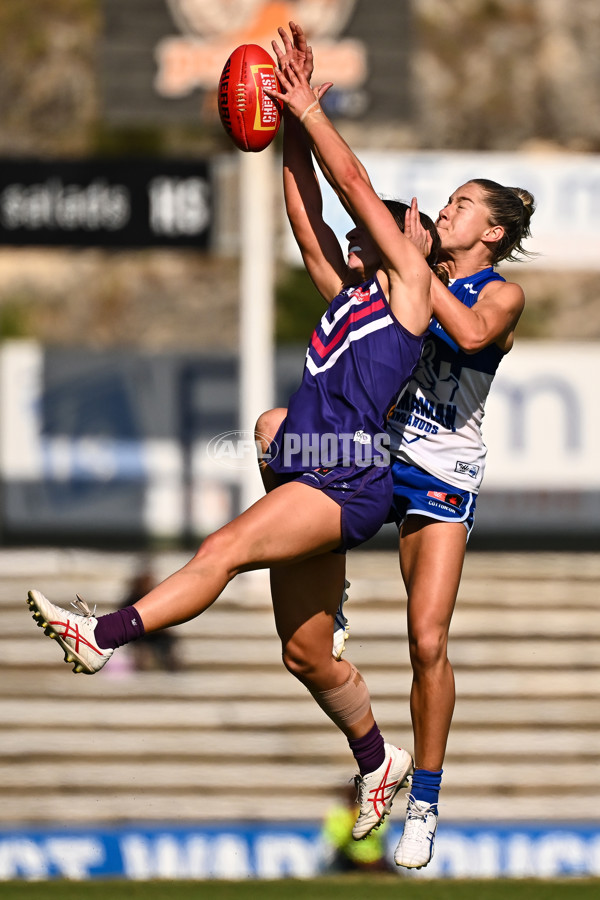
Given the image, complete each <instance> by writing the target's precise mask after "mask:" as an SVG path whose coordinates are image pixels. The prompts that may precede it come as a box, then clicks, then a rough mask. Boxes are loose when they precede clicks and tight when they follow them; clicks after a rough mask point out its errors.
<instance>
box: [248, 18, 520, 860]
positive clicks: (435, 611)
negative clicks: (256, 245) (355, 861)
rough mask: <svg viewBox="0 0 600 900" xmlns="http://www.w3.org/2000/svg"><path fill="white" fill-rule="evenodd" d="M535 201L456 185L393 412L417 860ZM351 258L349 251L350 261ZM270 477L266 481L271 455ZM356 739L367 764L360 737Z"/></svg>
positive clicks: (290, 604)
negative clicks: (450, 651)
mask: <svg viewBox="0 0 600 900" xmlns="http://www.w3.org/2000/svg"><path fill="white" fill-rule="evenodd" d="M290 30H291V39H290V38H289V37H288V36H287V34H286V33H285V31H284V29H280V31H279V34H280V37H281V39H282V42H283V46H284V50H283V51H281V50H280V49H279V48H278V47H277V45H276V44H275V43H274V45H273V47H274V50H275V52H276V54H277V55H278V58H279V60H280V65H282V64H283V65H285V64H286V63H288V64H289V61H290V60H292V59H294V60H296V62H297V63H298V64H301V65H303V66H304V71H305V75H306V77H307V78H308V79H310V75H311V74H312V64H313V60H312V52H311V50H310V47H308V46H307V43H306V38H305V36H304V34H303V32H302V29H301V28H300V27H299V26H297V25H295V24H294V23H290ZM320 162H321V161H320ZM322 168H323V171H324V172H325V174H326V175H327V169H326V167H324V166H322ZM334 187H335V185H334ZM413 205H414V204H413ZM533 211H534V199H533V197H532V195H531V194H530V193H529V192H528V191H526V190H523V189H520V188H512V187H504V186H503V185H500V184H498V183H496V182H493V181H490V180H487V179H473V180H471V181H469V182H467V183H466V184H463V185H462V186H460V187H459V188H458V189H457V190H456V191H454V192H453V194H452V195H451V197H450V198H449V200H448V203H447V204H446V205H445V206H444V208H443V209H442V210H441V211H440V213H439V216H438V219H437V222H436V225H437V227H438V229H439V234H440V239H441V242H442V250H441V253H440V261H441V263H442V266H443V268H444V270H445V276H446V277H445V278H435V277H434V278H433V279H432V291H431V297H432V307H433V310H432V311H433V319H432V321H431V325H430V330H429V334H428V337H427V339H426V341H425V345H424V350H423V355H422V358H421V361H420V363H419V366H418V367H417V369H416V370H415V372H414V374H413V377H412V379H411V381H410V382H409V384H408V386H407V388H406V390H405V391H404V392H403V393H402V395H401V396H400V398H399V399H398V402H397V404H396V407H395V409H394V411H393V413H392V415H391V417H390V420H389V422H388V432H389V434H390V437H391V452H392V456H393V458H394V461H393V466H392V472H393V480H394V503H393V506H392V512H391V516H392V518H393V519H395V520H396V522H397V524H398V527H399V537H400V545H399V546H400V565H401V573H402V578H403V581H404V584H405V588H406V591H407V596H408V603H407V616H408V635H409V649H410V658H411V664H412V668H413V682H412V688H411V699H410V711H411V718H412V725H413V735H414V755H415V770H414V773H413V777H412V785H411V793H410V795H409V802H408V807H407V814H406V823H405V829H404V833H403V836H402V838H401V840H400V843H399V845H398V847H397V849H396V853H395V861H396V863H397V864H398V865H400V866H405V867H408V868H421V867H422V866H424V865H427V863H428V862H429V860H430V859H431V856H432V853H433V843H434V838H435V830H436V827H437V815H438V797H439V791H440V786H441V779H442V766H443V760H444V755H445V749H446V742H447V739H448V734H449V730H450V723H451V720H452V713H453V709H454V699H455V689H454V675H453V671H452V666H451V664H450V662H449V659H448V655H447V647H448V633H449V627H450V621H451V618H452V613H453V610H454V606H455V602H456V597H457V594H458V588H459V584H460V578H461V573H462V567H463V561H464V556H465V551H466V546H467V539H468V536H469V533H470V531H471V528H472V525H473V516H474V512H475V502H476V497H477V492H478V490H479V487H480V484H481V480H482V478H483V473H484V466H485V455H486V448H485V445H484V443H483V439H482V435H481V420H482V418H483V411H484V405H485V400H486V398H487V395H488V392H489V389H490V386H491V383H492V380H493V378H494V375H495V372H496V369H497V367H498V365H499V363H500V361H501V360H502V358H503V357H504V356H505V355H506V353H508V351H509V350H510V349H511V347H512V345H513V341H514V332H515V328H516V325H517V322H518V320H519V317H520V315H521V312H522V310H523V306H524V295H523V291H522V289H521V288H520V286H519V285H518V284H515V283H511V282H507V281H506V280H505V279H504V278H503V277H502V276H500V275H499V274H498V273H497V272H496V271H495V269H494V266H495V265H496V264H497V263H499V262H501V261H502V260H517V259H519V258H520V257H522V256H523V255H525V256H526V255H527V253H526V251H525V250H524V248H523V241H524V239H525V238H527V237H529V235H530V231H529V222H530V218H531V215H532V214H533ZM307 218H308V222H307V224H306V229H307V231H308V233H309V234H310V232H311V229H312V230H314V231H316V230H317V229H318V228H319V227H320V226H319V224H318V222H319V219H318V210H317V211H316V212H315V211H314V210H309V211H308V214H307ZM406 233H407V234H408V233H410V234H411V236H412V237H414V238H415V240H417V243H418V244H419V243H420V242H421V241H422V235H421V234H420V225H419V223H418V221H417V219H416V217H414V218H411V221H410V223H409V228H408V229H407V232H406ZM351 261H352V253H350V255H349V258H348V263H349V265H350V264H351ZM285 413H286V411H285V409H276V410H270V411H268V412H267V413H264V414H263V415H262V416H261V418H260V419H259V421H258V423H257V436H259V437H260V436H262V435H273V434H275V433H276V431H277V429H278V427H279V422H280V420H281V418H282V417H283V416H284V415H285ZM266 443H268V442H266ZM263 479H264V481H265V487H266V488H267V489H268V488H269V486H270V482H269V473H268V471H265V469H264V467H263ZM341 562H343V560H342V561H340V566H341ZM316 563H317V561H316V560H314V561H313V562H312V565H316ZM338 578H341V573H340V575H339V576H338ZM271 580H272V592H273V601H274V606H275V612H276V617H277V619H278V621H279V620H281V619H283V620H284V621H285V617H286V615H289V610H291V609H293V608H294V604H295V602H296V599H297V597H298V596H300V595H301V594H302V592H303V591H306V590H307V589H308V588H307V585H306V584H305V583H303V581H302V579H300V578H298V573H297V571H294V570H293V569H292V570H290V571H289V572H286V570H284V569H278V570H274V571H273V572H272V574H271ZM323 584H324V585H325V582H323ZM342 593H343V591H340V596H341V595H342ZM323 594H324V592H323ZM344 597H346V594H344ZM317 604H320V607H319V608H320V609H321V610H326V609H330V603H328V600H327V598H326V597H325V596H324V595H323V596H320V597H319V598H318V600H317V599H315V607H317ZM342 606H343V601H342V605H341V606H340V607H339V609H338V611H337V614H336V616H335V619H334V620H332V621H331V628H333V623H334V621H335V628H336V631H335V636H334V644H333V646H334V654H333V655H334V657H338V658H339V656H341V653H342V652H343V648H344V640H345V638H346V636H347V630H346V626H347V620H346V619H345V616H344V613H343V608H342ZM280 631H282V629H281V627H280ZM284 633H285V632H284ZM284 646H285V644H284ZM293 665H294V667H295V669H296V670H297V671H298V672H308V673H310V671H311V667H312V646H311V641H310V636H309V635H308V636H307V639H306V640H305V642H304V644H303V645H302V647H301V648H299V649H296V653H295V655H294V663H293ZM288 667H290V666H288ZM366 739H370V741H371V743H370V747H371V756H370V763H371V764H372V765H375V764H376V763H378V764H381V761H382V760H383V761H385V758H386V756H385V747H386V746H387V745H384V741H383V738H382V737H381V735H378V733H377V732H376V731H375V730H374V731H372V732H371V733H370V734H369V735H367V738H366ZM354 749H355V755H357V758H358V759H359V765H360V747H359V748H357V747H356V746H355V748H354ZM361 774H362V769H361ZM365 778H366V779H367V780H368V779H370V775H369V774H368V773H367V774H366V775H365Z"/></svg>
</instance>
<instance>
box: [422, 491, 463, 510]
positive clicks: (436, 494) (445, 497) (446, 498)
mask: <svg viewBox="0 0 600 900" xmlns="http://www.w3.org/2000/svg"><path fill="white" fill-rule="evenodd" d="M427 496H428V497H432V498H433V499H434V500H440V501H441V502H442V503H447V504H448V506H453V507H454V509H460V508H461V506H462V505H463V503H464V502H465V498H464V497H462V496H461V495H460V494H448V493H447V492H446V491H427Z"/></svg>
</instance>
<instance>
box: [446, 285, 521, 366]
mask: <svg viewBox="0 0 600 900" xmlns="http://www.w3.org/2000/svg"><path fill="white" fill-rule="evenodd" d="M431 299H432V305H433V315H434V316H435V317H436V318H437V319H439V321H440V322H441V324H442V325H443V327H444V329H445V331H447V332H448V334H449V335H450V337H451V338H452V339H453V340H454V341H456V343H457V344H458V346H459V347H460V348H461V350H463V351H464V352H465V353H476V352H477V351H478V350H482V349H483V348H484V347H487V346H489V344H497V345H498V346H499V347H500V349H501V350H503V351H504V352H508V350H510V349H511V347H512V344H513V339H514V331H515V328H516V325H517V322H518V321H519V317H520V315H521V313H522V312H523V307H524V305H525V295H524V294H523V291H522V289H521V288H520V287H519V285H518V284H514V283H512V282H508V281H507V282H493V283H491V284H488V285H487V286H486V287H485V288H484V289H483V291H482V292H481V295H480V297H479V300H478V301H477V303H476V304H475V305H474V306H472V307H471V308H469V307H467V306H465V305H464V304H462V303H461V302H460V301H459V300H457V299H456V297H454V296H453V295H452V294H451V293H450V291H449V290H448V289H447V288H446V287H445V286H444V285H443V284H442V283H441V281H439V280H438V279H437V278H435V277H434V278H433V279H432V290H431Z"/></svg>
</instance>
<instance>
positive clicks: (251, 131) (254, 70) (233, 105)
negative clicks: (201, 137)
mask: <svg viewBox="0 0 600 900" xmlns="http://www.w3.org/2000/svg"><path fill="white" fill-rule="evenodd" d="M277 84H278V82H277V75H276V74H275V64H274V62H273V60H272V59H271V57H270V56H269V54H268V53H267V51H266V50H263V48H262V47H259V46H258V44H242V45H241V47H238V48H237V49H236V50H234V51H233V53H232V54H231V56H230V57H229V59H228V60H227V62H226V63H225V67H224V69H223V72H222V74H221V78H220V79H219V115H220V116H221V122H222V123H223V127H224V129H225V131H226V132H227V134H228V135H229V137H230V138H231V140H232V141H233V143H234V144H235V145H236V147H239V148H240V150H250V151H251V152H253V153H256V152H258V151H259V150H264V149H265V147H267V146H268V145H269V144H270V143H271V141H272V140H273V138H274V137H275V135H276V134H277V132H278V131H279V125H280V124H281V116H280V113H279V108H278V106H277V104H276V103H275V102H274V101H273V100H271V98H270V97H268V96H267V95H266V94H265V92H264V91H263V87H266V88H270V89H273V90H277Z"/></svg>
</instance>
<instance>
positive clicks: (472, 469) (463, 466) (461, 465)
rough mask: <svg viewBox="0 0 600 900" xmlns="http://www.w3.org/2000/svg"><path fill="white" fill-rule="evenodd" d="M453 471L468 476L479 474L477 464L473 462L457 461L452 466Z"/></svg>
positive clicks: (475, 476)
mask: <svg viewBox="0 0 600 900" xmlns="http://www.w3.org/2000/svg"><path fill="white" fill-rule="evenodd" d="M454 471H455V472H458V474H459V475H468V476H469V478H477V476H478V474H479V466H475V465H473V463H466V462H458V461H457V463H456V465H455V466H454Z"/></svg>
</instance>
